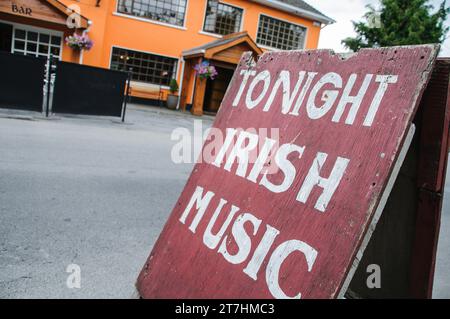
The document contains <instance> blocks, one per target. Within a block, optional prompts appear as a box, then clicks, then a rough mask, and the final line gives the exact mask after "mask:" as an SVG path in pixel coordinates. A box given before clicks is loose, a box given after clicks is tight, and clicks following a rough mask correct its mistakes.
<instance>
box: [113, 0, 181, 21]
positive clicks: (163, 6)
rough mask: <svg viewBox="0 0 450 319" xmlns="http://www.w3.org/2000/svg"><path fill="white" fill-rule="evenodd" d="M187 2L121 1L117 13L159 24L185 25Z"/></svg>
mask: <svg viewBox="0 0 450 319" xmlns="http://www.w3.org/2000/svg"><path fill="white" fill-rule="evenodd" d="M186 2H187V0H119V1H118V6H117V11H118V12H120V13H124V14H128V15H132V16H135V17H139V18H144V19H149V20H154V21H158V22H163V23H168V24H173V25H177V26H183V25H184V16H185V13H186Z"/></svg>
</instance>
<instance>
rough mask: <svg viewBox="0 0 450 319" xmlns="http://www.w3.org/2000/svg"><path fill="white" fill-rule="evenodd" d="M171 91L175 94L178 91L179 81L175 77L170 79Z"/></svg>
mask: <svg viewBox="0 0 450 319" xmlns="http://www.w3.org/2000/svg"><path fill="white" fill-rule="evenodd" d="M169 87H170V89H169V90H170V93H172V94H174V93H176V92H178V82H177V80H175V79H172V80H170V85H169Z"/></svg>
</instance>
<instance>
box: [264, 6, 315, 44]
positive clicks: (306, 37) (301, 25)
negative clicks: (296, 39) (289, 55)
mask: <svg viewBox="0 0 450 319" xmlns="http://www.w3.org/2000/svg"><path fill="white" fill-rule="evenodd" d="M261 16H266V17H268V18H272V19H275V20H279V21H283V22H286V23H289V24H293V25H296V26H299V27H302V28H304V29H305V41H303V48H297V49H293V50H304V49H306V43H307V41H308V34H309V28H308V27H307V26H305V25H303V24H300V23H296V22H292V21H289V20H286V19H282V18H279V17H274V16H271V15H270V14H266V13H260V14H259V15H258V24H257V25H256V38H255V42H256V44H257V45H258V46H259V47H260V48H263V49H266V50H271V51H282V49H279V48H275V47H271V46H267V45H263V44H259V43H258V33H259V24H260V22H261Z"/></svg>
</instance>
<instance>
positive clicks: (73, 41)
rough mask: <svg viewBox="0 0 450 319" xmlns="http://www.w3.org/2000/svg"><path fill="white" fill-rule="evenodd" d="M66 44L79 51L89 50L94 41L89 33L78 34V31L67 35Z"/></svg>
mask: <svg viewBox="0 0 450 319" xmlns="http://www.w3.org/2000/svg"><path fill="white" fill-rule="evenodd" d="M66 44H67V45H68V46H69V47H70V48H72V49H73V50H78V51H81V50H86V51H89V50H90V49H91V48H92V47H93V46H94V42H92V40H91V39H89V37H88V36H87V35H78V34H76V33H74V34H73V35H70V36H68V37H66Z"/></svg>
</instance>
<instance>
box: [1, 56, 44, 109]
mask: <svg viewBox="0 0 450 319" xmlns="http://www.w3.org/2000/svg"><path fill="white" fill-rule="evenodd" d="M45 65H46V60H45V59H42V58H36V57H29V56H23V55H15V54H10V53H4V52H0V70H1V76H0V107H2V108H11V109H20V110H29V111H37V112H42V103H43V86H44V74H45Z"/></svg>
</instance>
